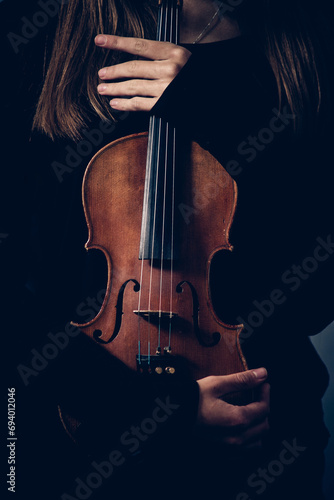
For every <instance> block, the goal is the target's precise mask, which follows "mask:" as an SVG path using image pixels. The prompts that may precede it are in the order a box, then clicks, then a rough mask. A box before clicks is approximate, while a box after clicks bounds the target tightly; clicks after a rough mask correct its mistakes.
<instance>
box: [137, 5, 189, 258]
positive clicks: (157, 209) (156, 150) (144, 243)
mask: <svg viewBox="0 0 334 500" xmlns="http://www.w3.org/2000/svg"><path fill="white" fill-rule="evenodd" d="M180 10H181V1H180V0H160V1H159V14H158V23H157V37H156V38H157V41H160V42H171V43H175V44H178V40H179V17H180ZM175 157H176V134H175V128H174V127H173V126H171V125H170V124H169V123H168V122H166V121H165V120H163V119H161V118H157V117H156V116H154V115H153V116H151V118H150V125H149V132H148V148H147V161H146V174H145V187H144V200H143V215H142V226H141V237H140V249H139V259H151V260H159V261H161V260H173V259H174V258H176V253H177V252H176V246H175V245H176V241H175V234H174V226H175V224H174V222H175V221H174V213H175V159H176V158H175Z"/></svg>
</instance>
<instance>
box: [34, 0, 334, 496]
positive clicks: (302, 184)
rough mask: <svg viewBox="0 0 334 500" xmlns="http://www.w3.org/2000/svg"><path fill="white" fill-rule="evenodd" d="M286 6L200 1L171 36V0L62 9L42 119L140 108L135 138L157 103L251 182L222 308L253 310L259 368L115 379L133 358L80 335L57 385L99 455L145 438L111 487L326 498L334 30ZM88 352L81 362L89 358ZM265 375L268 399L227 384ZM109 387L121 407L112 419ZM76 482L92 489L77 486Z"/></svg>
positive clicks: (248, 329) (226, 313)
mask: <svg viewBox="0 0 334 500" xmlns="http://www.w3.org/2000/svg"><path fill="white" fill-rule="evenodd" d="M283 3H284V2H283ZM283 3H282V2H275V0H272V1H265V0H263V1H260V0H259V1H256V0H254V1H251V0H249V1H244V2H242V1H240V2H223V3H220V2H212V1H211V0H184V2H183V9H182V17H181V26H180V43H181V46H178V47H176V46H174V45H173V44H169V43H163V42H156V41H154V40H153V38H154V31H155V19H156V6H155V3H154V2H141V3H140V4H139V5H138V3H134V2H131V1H122V2H112V1H107V0H105V1H102V0H100V1H99V2H93V1H89V2H86V3H85V4H84V5H82V2H80V1H79V0H70V1H69V2H68V5H66V6H63V8H62V14H61V17H60V21H59V25H58V30H57V33H56V37H55V42H54V48H53V52H52V55H51V59H50V64H49V67H48V72H47V74H46V78H45V83H44V87H43V90H42V93H41V96H40V99H39V102H38V106H37V112H36V115H35V119H34V128H35V129H39V130H41V131H42V132H43V133H46V134H47V135H48V136H49V137H51V138H52V139H54V140H55V139H56V138H61V137H67V138H70V139H72V140H74V141H79V140H80V139H81V138H82V137H83V135H82V134H83V132H82V131H83V130H84V129H85V128H88V130H89V129H91V128H92V127H93V126H94V123H96V120H97V118H99V119H100V120H101V119H103V120H107V119H111V118H112V117H114V116H116V117H117V112H118V113H124V112H130V117H127V118H126V120H124V121H123V123H121V124H120V126H119V127H118V128H117V127H116V133H115V135H116V136H118V135H122V133H124V131H126V132H127V133H129V132H132V131H134V130H140V129H145V127H146V126H147V116H148V115H149V114H155V115H156V116H161V117H162V118H166V119H168V120H169V121H171V122H172V123H174V124H175V125H176V126H177V127H180V128H182V130H186V131H187V134H188V136H189V137H190V138H191V139H192V140H195V141H197V142H199V143H200V145H202V147H204V148H205V149H208V150H209V151H210V152H211V153H212V154H213V155H214V156H215V157H216V158H217V159H218V160H219V161H220V162H221V163H222V164H223V165H224V166H225V168H226V169H227V171H228V173H229V174H230V175H231V176H232V177H233V178H234V179H235V181H236V183H237V186H238V192H239V194H238V208H237V213H236V217H235V220H234V222H233V226H232V232H231V242H232V244H233V246H234V252H233V257H229V262H226V257H225V256H221V257H220V258H217V259H216V261H215V262H214V272H213V273H212V295H213V301H214V306H215V309H216V311H217V313H218V314H219V315H220V316H221V317H222V319H224V320H225V321H226V322H228V323H233V324H236V323H240V322H242V323H243V324H244V326H245V328H244V332H243V335H242V347H243V350H244V352H245V354H246V358H247V361H248V364H249V366H250V367H251V368H252V370H250V371H247V372H245V373H242V374H234V375H230V376H220V377H209V378H204V379H201V380H198V381H197V382H196V383H195V382H185V383H184V384H180V385H178V386H173V384H167V385H166V386H160V385H159V384H156V383H155V382H152V381H148V382H143V381H142V380H139V379H138V378H137V377H136V376H135V375H134V374H128V373H126V374H123V375H124V377H125V378H124V383H122V384H121V386H120V387H118V388H115V387H113V388H112V389H111V388H110V386H109V384H108V383H107V382H106V380H111V379H112V378H113V377H115V379H117V377H119V374H120V373H122V369H121V368H119V367H117V366H116V364H115V363H114V362H113V363H111V362H110V363H108V359H107V358H106V356H105V354H104V353H103V354H102V353H101V352H100V350H99V348H97V347H96V345H93V346H91V345H90V344H89V343H88V344H87V339H85V338H81V336H80V337H78V339H76V344H73V346H72V347H71V348H70V349H68V351H67V352H66V353H65V357H66V358H65V359H66V360H67V362H66V363H64V365H63V367H62V369H63V374H62V375H63V377H59V376H57V384H54V381H53V382H52V384H53V385H56V388H55V391H56V393H57V398H58V399H59V401H60V407H61V409H62V415H63V419H65V425H66V427H67V429H70V432H71V434H72V435H74V438H75V440H76V441H77V443H79V446H83V447H84V448H85V450H86V451H88V453H90V454H92V455H93V457H99V459H101V457H103V456H105V455H104V454H105V453H106V452H107V451H108V450H109V451H110V450H111V449H112V447H113V446H115V443H119V436H125V437H124V440H123V441H122V443H123V445H124V443H125V444H126V443H129V439H132V440H133V441H132V445H133V446H132V447H131V450H132V453H130V454H126V453H128V452H130V451H131V450H130V446H128V447H127V449H126V450H124V449H123V450H122V452H123V454H122V459H123V458H124V463H125V465H124V466H123V462H122V460H121V459H119V462H118V464H117V467H118V468H117V467H116V465H115V464H114V465H115V470H116V469H117V471H118V473H119V478H118V476H117V475H116V473H115V474H114V475H112V477H111V480H110V482H109V484H108V485H107V486H106V487H107V488H110V492H111V493H113V492H116V491H118V488H120V491H122V492H124V491H127V492H129V491H131V492H133V491H136V492H137V494H139V496H140V495H141V488H142V487H143V486H142V484H141V482H142V481H143V479H144V481H143V482H144V483H145V481H152V483H150V484H151V487H152V488H153V487H156V488H159V486H160V485H161V481H162V482H163V478H164V477H165V476H167V475H168V478H169V481H175V483H176V481H177V483H176V484H177V486H176V492H177V494H178V495H179V497H180V498H181V496H182V495H184V494H192V495H195V497H196V498H199V497H200V496H202V495H203V494H206V495H207V496H209V497H210V495H211V496H213V495H214V494H221V496H222V498H231V499H232V498H233V499H234V498H238V499H239V500H241V499H250V498H257V496H258V495H262V498H268V499H272V500H273V499H276V498H277V499H278V498H282V497H283V495H284V497H285V498H291V499H292V498H297V496H298V497H303V495H308V496H309V497H312V498H317V499H320V498H322V493H321V477H322V472H323V448H324V446H325V445H326V442H327V431H326V429H325V427H324V425H323V421H322V409H321V397H322V395H323V393H324V390H325V388H326V385H327V382H328V381H327V374H326V370H325V367H324V366H323V364H322V363H321V361H320V360H319V359H318V357H317V355H316V353H315V351H314V350H313V348H312V347H311V344H310V342H309V339H308V336H309V335H313V334H316V333H318V332H320V331H321V330H322V328H323V327H325V326H326V325H327V324H329V323H330V322H331V321H332V320H333V316H334V315H333V308H332V305H331V299H332V296H331V295H330V293H329V292H328V285H329V284H330V283H331V276H332V271H333V263H332V259H331V258H330V257H331V252H332V246H331V231H332V229H333V227H332V221H331V220H330V216H329V214H330V209H331V208H332V207H331V201H330V199H331V197H330V196H329V193H328V195H327V191H326V189H328V187H329V182H328V181H327V182H326V175H328V174H327V172H326V169H325V168H323V169H321V171H320V172H319V173H315V172H314V162H315V161H317V162H318V165H321V164H322V163H321V158H322V156H321V155H323V154H324V153H323V147H324V146H326V144H328V143H327V142H326V138H327V137H329V136H330V132H329V128H328V126H329V123H328V120H327V113H328V110H329V106H330V93H329V90H328V89H329V87H330V78H331V75H330V71H329V70H328V64H327V59H326V58H327V57H328V55H329V54H330V50H331V47H330V44H329V42H330V41H331V40H330V35H329V34H328V33H326V32H325V27H326V23H325V22H324V21H323V15H322V11H321V9H319V12H317V13H316V14H315V13H314V12H313V11H312V9H313V7H314V6H313V5H312V3H310V5H308V2H301V1H297V0H295V1H294V2H287V3H286V5H285V4H284V6H283ZM232 4H233V5H232ZM284 7H285V8H284ZM323 8H325V6H324V7H323ZM321 23H323V24H321ZM98 33H100V34H99V35H98V36H96V34H98ZM324 41H325V42H326V44H327V47H326V45H325V43H324ZM326 50H327V51H328V53H326ZM134 61H135V62H134ZM96 87H97V88H96ZM134 115H136V116H134ZM120 116H122V115H120ZM123 116H124V115H123ZM94 120H95V121H94ZM106 142H107V141H106ZM81 173H82V172H81ZM77 178H78V175H77ZM320 181H321V182H320ZM56 196H57V195H56ZM195 208H196V207H195ZM76 210H77V209H76ZM73 224H74V223H73ZM78 232H79V230H78ZM81 234H82V233H81ZM72 238H73V236H72ZM72 243H73V245H74V246H75V245H76V244H77V243H74V238H73V242H72ZM62 272H63V273H64V271H62ZM78 273H79V271H78ZM64 274H65V273H64ZM222 280H223V282H224V286H222V284H221V281H222ZM54 286H56V285H54ZM61 287H62V283H61V280H59V281H58V286H56V289H57V290H58V291H60V290H61ZM72 290H73V289H72ZM227 290H228V292H227ZM70 295H71V294H70V293H69V296H70ZM69 296H68V304H70V303H71V302H72V303H73V298H71V299H70V298H69ZM57 303H59V300H58V302H57ZM51 309H52V308H51ZM65 310H66V313H67V314H69V310H70V306H69V305H66V306H65ZM51 313H52V314H53V312H52V310H51V311H50V314H51ZM65 317H67V316H66V314H65V315H64V318H65ZM69 319H72V318H69ZM79 350H80V351H79ZM76 352H80V353H81V359H80V360H76V363H75V368H73V365H71V363H72V361H73V358H74V359H75V358H76V356H75V353H76ZM88 353H89V356H88ZM87 365H88V366H89V369H88V371H87V370H86V366H87ZM263 367H266V368H265V369H264V368H263ZM282 367H284V370H282ZM306 367H307V368H306ZM78 373H80V376H82V378H81V379H80V378H79V376H78V375H77V374H78ZM213 375H215V374H213ZM86 377H87V378H86ZM101 380H104V382H103V383H101ZM268 382H269V383H270V385H271V402H270V404H269V383H268ZM49 383H51V382H49ZM253 388H258V396H257V398H256V401H255V402H253V403H251V404H249V405H246V406H241V407H235V406H232V405H229V404H227V403H225V402H224V401H223V400H222V399H221V398H222V397H223V396H224V395H225V394H227V393H228V392H231V391H235V390H249V389H253ZM109 391H110V392H109ZM106 394H108V399H107V400H106ZM125 394H127V395H128V397H127V398H125ZM157 397H158V398H159V401H160V402H161V400H163V401H165V406H161V405H160V408H165V410H166V412H167V413H168V411H169V412H170V414H171V415H170V416H171V418H170V419H168V421H167V423H166V425H165V426H164V427H163V429H161V430H160V429H158V431H157V432H156V433H154V435H153V436H152V438H151V439H148V436H147V435H145V434H144V435H143V434H142V433H141V434H140V433H139V432H140V431H139V430H138V429H137V431H136V430H135V429H136V426H135V427H134V426H133V425H130V424H131V423H133V422H141V421H142V419H143V418H145V416H147V415H151V414H152V411H155V407H154V402H155V405H156V404H157V403H156V401H157ZM163 398H167V399H163ZM168 398H170V399H168ZM110 399H111V401H112V402H110V401H109V400H110ZM167 400H168V401H171V402H172V403H171V404H172V406H169V407H168V404H167V409H166V401H167ZM97 402H98V404H99V405H100V406H101V415H102V416H103V419H106V420H107V421H108V422H109V425H105V423H102V427H101V428H100V426H99V429H97V428H96V413H95V410H94V408H96V404H97ZM109 405H110V406H109ZM152 405H153V406H152ZM173 405H174V406H173ZM270 407H271V409H270ZM115 408H117V411H115ZM168 408H169V409H168ZM178 408H181V409H180V411H176V410H177V409H178ZM173 409H175V414H172V413H173ZM64 415H69V417H68V418H67V417H64ZM129 415H130V417H129ZM71 417H72V418H73V419H74V420H71ZM110 419H111V420H110ZM73 421H74V422H77V421H78V422H80V427H79V428H78V429H76V427H75V425H73ZM71 422H72V425H71ZM110 422H111V424H110ZM124 429H125V431H124ZM129 429H130V430H131V431H130V430H129ZM121 431H124V432H125V434H124V432H123V433H122V432H121ZM212 431H214V432H212ZM126 433H129V435H128V434H126ZM194 433H195V434H194ZM212 436H213V438H212ZM209 437H210V438H209ZM128 438H129V439H128ZM135 439H137V441H138V442H140V441H142V442H145V443H146V441H147V446H146V445H145V447H144V446H143V450H142V449H141V446H140V447H139V445H138V448H139V451H140V452H141V453H140V456H143V458H142V460H137V459H136V457H135V455H136V452H137V451H138V450H137V448H136V444H135ZM162 449H163V452H161V450H162ZM138 453H139V452H138ZM108 456H109V455H108ZM152 457H153V460H152ZM157 462H158V463H157ZM91 463H95V464H98V463H100V462H98V461H97V460H96V461H95V462H91ZM94 467H95V470H99V471H100V472H101V470H102V469H101V466H98V465H96V466H94ZM98 467H99V468H98ZM148 467H150V473H149V474H147V468H148ZM105 470H106V469H105ZM161 471H163V473H162V472H161ZM222 471H223V472H222ZM101 474H102V472H101ZM102 475H103V474H102ZM116 476H117V477H116ZM79 477H80V476H79ZM87 477H88V476H87ZM128 478H131V480H132V481H133V482H134V483H135V484H134V485H133V484H131V485H130V484H128ZM136 481H138V482H139V483H136ZM76 484H77V488H78V487H79V486H78V485H79V482H77V483H76ZM138 484H139V486H138ZM80 485H81V487H82V488H84V486H82V482H81V483H80ZM85 485H86V486H85V488H86V490H87V488H88V489H89V485H88V486H87V484H86V483H85ZM153 485H154V486H153ZM69 488H70V486H69ZM90 488H91V490H92V489H94V488H93V486H92V485H91V486H90ZM132 488H133V489H132ZM173 488H175V486H173ZM219 488H221V493H219ZM66 491H72V495H73V492H74V491H77V494H78V490H75V487H74V486H73V485H72V490H66ZM82 491H83V490H82ZM100 493H101V496H102V497H103V494H105V493H104V490H103V493H102V490H101V491H100V490H99V491H98V494H100Z"/></svg>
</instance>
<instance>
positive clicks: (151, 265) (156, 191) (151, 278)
mask: <svg viewBox="0 0 334 500" xmlns="http://www.w3.org/2000/svg"><path fill="white" fill-rule="evenodd" d="M166 17H167V7H166V13H164V16H163V21H162V22H161V32H160V36H159V38H160V40H161V36H162V31H164V32H165V36H166ZM163 22H164V24H165V28H163ZM158 123H159V125H158V141H157V144H158V145H160V144H161V129H162V119H161V118H159V119H158ZM155 150H157V152H158V154H157V155H156V158H155V159H156V161H155V163H156V165H155V169H156V179H155V195H154V212H153V235H152V240H151V241H152V242H151V260H150V284H149V297H148V331H147V344H148V345H147V352H148V363H150V358H151V299H152V283H153V263H154V250H155V248H154V246H155V245H154V242H155V233H156V223H157V220H156V219H157V199H158V180H159V175H158V172H159V164H160V147H158V148H155ZM158 347H160V339H158Z"/></svg>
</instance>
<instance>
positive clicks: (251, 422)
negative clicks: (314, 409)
mask: <svg viewBox="0 0 334 500" xmlns="http://www.w3.org/2000/svg"><path fill="white" fill-rule="evenodd" d="M266 378H267V372H266V370H265V369H264V368H259V369H257V370H249V371H246V372H240V373H235V374H232V375H226V376H225V375H224V376H211V377H206V378H203V379H201V380H198V381H197V382H198V385H199V388H200V397H199V407H198V417H197V431H200V432H201V434H204V435H206V436H207V437H209V438H210V439H215V440H216V441H219V442H221V443H224V444H226V445H231V446H233V447H236V448H241V447H245V446H248V445H250V444H254V443H259V442H260V441H261V438H262V437H263V436H264V434H265V433H266V432H267V431H268V429H269V424H268V415H269V392H270V387H269V384H268V383H265V381H266ZM255 388H257V389H258V391H259V394H258V398H257V401H255V402H253V403H250V404H248V405H245V406H234V405H231V404H228V403H226V402H225V401H223V400H222V399H221V398H222V397H224V395H226V394H229V393H231V392H239V391H249V390H251V389H255Z"/></svg>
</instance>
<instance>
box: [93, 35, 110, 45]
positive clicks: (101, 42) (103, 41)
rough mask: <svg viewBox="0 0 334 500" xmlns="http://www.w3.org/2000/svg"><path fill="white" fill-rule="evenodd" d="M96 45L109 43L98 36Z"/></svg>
mask: <svg viewBox="0 0 334 500" xmlns="http://www.w3.org/2000/svg"><path fill="white" fill-rule="evenodd" d="M95 43H96V45H105V44H106V43H107V38H106V37H105V36H103V35H98V36H97V37H96V38H95Z"/></svg>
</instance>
